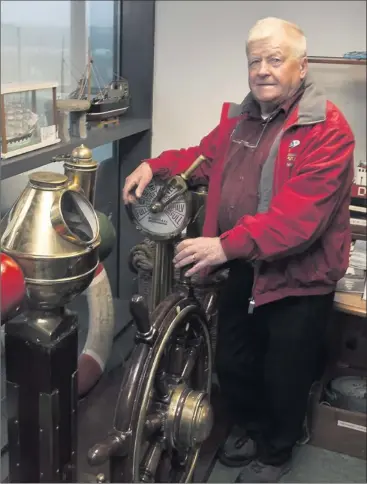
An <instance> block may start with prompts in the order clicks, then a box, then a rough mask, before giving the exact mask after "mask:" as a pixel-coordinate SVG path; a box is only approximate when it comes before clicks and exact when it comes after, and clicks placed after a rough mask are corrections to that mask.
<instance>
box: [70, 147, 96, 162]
mask: <svg viewBox="0 0 367 484" xmlns="http://www.w3.org/2000/svg"><path fill="white" fill-rule="evenodd" d="M92 156H93V155H92V150H90V149H89V148H87V147H86V146H84V145H83V144H82V145H80V146H77V147H76V148H74V149H73V151H72V153H71V157H72V158H74V159H78V160H91V159H92Z"/></svg>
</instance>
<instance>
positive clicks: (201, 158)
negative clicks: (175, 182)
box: [181, 155, 208, 181]
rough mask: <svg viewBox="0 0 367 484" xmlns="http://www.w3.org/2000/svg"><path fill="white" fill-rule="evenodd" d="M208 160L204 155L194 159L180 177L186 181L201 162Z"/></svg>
mask: <svg viewBox="0 0 367 484" xmlns="http://www.w3.org/2000/svg"><path fill="white" fill-rule="evenodd" d="M207 160H208V158H207V157H206V156H204V155H200V156H198V157H197V158H196V160H195V161H194V163H193V164H192V165H191V166H189V168H188V169H187V170H186V171H184V172H183V173H181V177H182V178H183V179H184V180H185V181H187V180H188V179H189V178H190V177H191V175H192V174H193V173H194V171H195V170H197V169H198V168H199V166H200V165H201V164H202V162H203V161H207Z"/></svg>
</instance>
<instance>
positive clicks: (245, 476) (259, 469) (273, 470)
mask: <svg viewBox="0 0 367 484" xmlns="http://www.w3.org/2000/svg"><path fill="white" fill-rule="evenodd" d="M290 470H291V461H288V462H286V463H285V464H282V465H281V466H271V465H267V464H263V463H262V462H259V461H258V460H254V461H252V462H250V463H249V464H248V465H247V466H246V467H245V468H244V469H242V471H241V472H240V474H239V476H238V477H237V479H236V481H235V482H251V483H256V482H279V480H280V478H281V477H282V476H284V474H287V472H289V471H290Z"/></svg>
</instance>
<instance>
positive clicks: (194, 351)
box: [181, 338, 202, 381]
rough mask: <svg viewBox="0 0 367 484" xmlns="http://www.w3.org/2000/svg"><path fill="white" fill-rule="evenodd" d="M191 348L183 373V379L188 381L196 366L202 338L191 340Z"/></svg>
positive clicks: (187, 352) (187, 354) (188, 351)
mask: <svg viewBox="0 0 367 484" xmlns="http://www.w3.org/2000/svg"><path fill="white" fill-rule="evenodd" d="M190 343H191V344H190V345H189V348H188V349H187V351H186V363H185V365H184V367H183V370H182V373H181V381H186V380H188V379H189V378H190V377H191V374H192V371H193V369H194V368H195V365H196V361H197V358H198V356H199V354H200V346H201V343H202V339H201V338H196V339H195V340H193V341H191V342H190Z"/></svg>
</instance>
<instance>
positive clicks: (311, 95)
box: [231, 73, 327, 125]
mask: <svg viewBox="0 0 367 484" xmlns="http://www.w3.org/2000/svg"><path fill="white" fill-rule="evenodd" d="M300 89H302V95H301V98H300V100H299V103H298V109H297V110H296V111H297V113H296V117H295V119H292V124H299V125H307V124H315V123H320V122H323V121H325V119H326V104H327V99H326V96H325V94H324V93H323V92H322V91H321V90H319V89H318V88H317V87H316V85H315V83H314V81H313V79H312V76H311V74H310V73H308V74H307V76H306V78H305V80H304V82H303V83H302V86H301V88H300ZM298 95H299V91H297V93H296V94H295V95H294V96H292V98H291V99H289V100H287V101H286V102H285V103H284V104H283V105H282V106H280V108H279V109H283V110H284V112H285V113H286V115H288V114H289V111H290V110H291V108H292V107H293V105H294V102H296V101H297V100H298V99H299V98H298ZM255 103H256V101H255V99H254V97H253V95H252V93H251V92H250V93H249V94H248V95H247V96H246V97H245V99H244V100H243V101H242V103H241V104H240V105H239V106H238V107H239V108H240V109H231V117H233V116H234V115H236V114H235V112H236V111H237V116H239V115H241V114H245V113H250V112H251V113H252V112H253V110H254V105H255ZM292 118H293V116H292Z"/></svg>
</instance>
